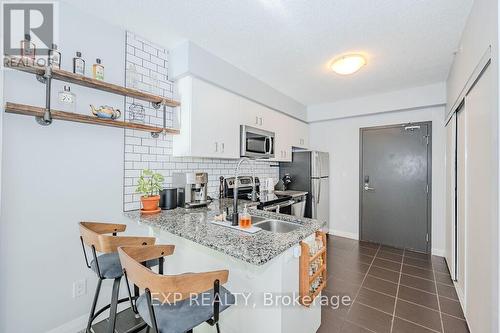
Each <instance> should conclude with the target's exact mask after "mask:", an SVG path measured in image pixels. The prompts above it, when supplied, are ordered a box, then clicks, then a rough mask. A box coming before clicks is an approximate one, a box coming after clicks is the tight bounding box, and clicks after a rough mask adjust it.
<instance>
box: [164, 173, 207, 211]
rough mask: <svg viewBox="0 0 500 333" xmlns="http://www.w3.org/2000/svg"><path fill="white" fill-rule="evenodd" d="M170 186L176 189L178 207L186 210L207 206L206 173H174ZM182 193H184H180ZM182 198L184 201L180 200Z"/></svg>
mask: <svg viewBox="0 0 500 333" xmlns="http://www.w3.org/2000/svg"><path fill="white" fill-rule="evenodd" d="M172 184H173V186H174V187H177V191H178V193H177V198H178V201H179V202H178V205H179V206H184V207H186V208H195V207H203V206H207V205H208V204H209V203H210V200H208V196H207V187H208V173H206V172H174V173H173V174H172ZM182 192H184V193H182ZM182 197H184V200H182Z"/></svg>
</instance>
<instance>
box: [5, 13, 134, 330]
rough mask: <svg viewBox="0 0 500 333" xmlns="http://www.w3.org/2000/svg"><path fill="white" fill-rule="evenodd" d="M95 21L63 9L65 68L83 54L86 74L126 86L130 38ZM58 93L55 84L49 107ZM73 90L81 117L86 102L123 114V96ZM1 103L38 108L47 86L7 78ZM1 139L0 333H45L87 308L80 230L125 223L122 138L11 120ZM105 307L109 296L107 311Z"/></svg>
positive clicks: (91, 281)
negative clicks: (100, 72) (101, 69)
mask: <svg viewBox="0 0 500 333" xmlns="http://www.w3.org/2000/svg"><path fill="white" fill-rule="evenodd" d="M91 20H92V24H89V18H88V17H87V16H85V15H84V14H82V13H81V12H79V11H75V10H73V9H72V8H71V7H69V6H68V5H65V4H61V6H60V27H61V30H60V43H59V44H60V45H59V46H60V49H61V51H62V62H63V64H62V66H63V68H64V69H70V70H71V68H72V67H71V59H72V57H73V56H74V54H75V51H77V50H79V51H82V53H83V57H84V58H85V59H86V61H87V72H89V71H90V66H91V65H92V63H94V62H95V58H96V57H99V58H101V59H102V61H103V64H104V66H105V78H106V80H107V81H110V82H113V83H117V84H123V81H124V63H125V62H124V56H125V51H124V47H125V40H124V39H125V32H124V31H122V30H121V29H118V28H115V27H113V26H109V25H107V24H106V23H105V22H101V21H98V20H96V19H94V18H92V19H91ZM61 86H62V83H61V82H55V83H54V93H53V95H52V97H53V98H55V96H56V93H57V91H59V89H60V88H61ZM70 86H71V89H72V91H74V92H75V93H76V95H77V108H78V111H79V112H82V113H87V114H88V113H89V111H88V104H89V103H92V104H95V105H101V104H109V105H112V106H116V107H119V108H122V107H123V105H124V99H123V97H120V96H117V95H112V94H108V93H103V92H97V91H95V90H90V89H87V88H83V87H78V86H76V85H70ZM4 97H5V101H11V102H18V103H27V104H34V105H39V106H42V105H43V103H44V86H43V85H41V84H40V83H38V82H37V81H36V79H35V77H34V76H32V75H29V74H25V73H21V72H17V71H11V70H9V71H7V72H6V73H5V96H4ZM2 136H3V144H4V145H3V159H2V162H3V164H2V179H3V182H2V184H1V185H2V202H1V205H2V208H1V216H0V221H1V223H0V228H1V229H0V244H1V245H0V246H1V253H2V255H1V256H0V260H1V265H0V266H1V267H2V269H1V274H0V288H1V289H0V294H1V295H2V297H1V298H0V332H45V331H48V330H49V329H52V328H55V327H57V326H59V325H62V324H64V323H66V322H69V321H70V320H73V319H74V318H79V317H81V316H83V315H85V314H86V313H88V311H89V309H90V304H91V299H92V294H93V291H94V288H95V282H96V276H95V274H93V273H92V272H90V270H89V269H87V268H86V267H85V265H84V259H83V255H82V253H81V245H80V240H79V232H78V227H77V222H78V221H80V220H85V219H86V220H96V221H115V222H122V221H125V219H124V218H123V217H122V207H123V206H122V191H123V138H124V133H123V130H121V129H115V128H110V127H99V126H92V125H84V124H78V123H70V122H63V121H57V120H55V121H54V123H53V124H52V125H51V126H48V127H42V126H39V125H38V124H36V123H35V120H34V119H33V118H32V117H26V116H20V115H12V114H5V115H4V119H3V127H2ZM83 278H86V279H87V295H85V296H84V297H81V298H76V299H74V298H73V297H72V283H73V281H76V280H78V279H83ZM105 288H106V291H109V288H110V284H109V283H108V282H105ZM106 300H109V297H108V296H107V295H106V292H105V293H104V294H103V296H102V298H101V303H105V301H106ZM108 303H109V302H108ZM73 331H75V330H73Z"/></svg>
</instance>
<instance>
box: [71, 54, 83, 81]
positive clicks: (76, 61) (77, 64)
mask: <svg viewBox="0 0 500 333" xmlns="http://www.w3.org/2000/svg"><path fill="white" fill-rule="evenodd" d="M73 73H75V74H79V75H85V60H83V59H82V53H81V52H80V51H77V52H76V57H74V58H73Z"/></svg>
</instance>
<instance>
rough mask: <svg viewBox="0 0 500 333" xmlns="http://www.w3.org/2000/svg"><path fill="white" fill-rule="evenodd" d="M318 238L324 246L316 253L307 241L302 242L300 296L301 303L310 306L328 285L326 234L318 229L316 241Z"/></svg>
mask: <svg viewBox="0 0 500 333" xmlns="http://www.w3.org/2000/svg"><path fill="white" fill-rule="evenodd" d="M317 240H321V241H322V244H323V246H322V247H321V248H319V249H316V252H314V253H311V246H310V245H309V244H308V243H307V242H305V241H302V242H300V250H301V254H300V259H299V296H300V303H301V304H302V305H304V306H310V305H311V303H312V302H313V301H314V299H315V298H316V296H318V295H319V294H320V293H321V291H322V290H323V289H324V288H325V287H326V280H327V264H326V234H325V233H324V232H321V231H316V239H315V241H316V242H317Z"/></svg>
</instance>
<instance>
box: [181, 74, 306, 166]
mask: <svg viewBox="0 0 500 333" xmlns="http://www.w3.org/2000/svg"><path fill="white" fill-rule="evenodd" d="M177 87H178V92H179V97H180V101H181V129H180V134H179V135H175V136H174V137H173V147H172V153H173V155H174V156H193V157H210V158H227V159H236V158H239V157H240V125H249V126H252V127H256V128H261V129H264V130H268V131H272V132H274V133H275V152H274V155H275V158H274V159H273V160H274V161H291V160H292V147H299V148H307V147H308V144H309V140H308V137H309V130H308V125H307V124H306V123H303V122H301V121H299V120H296V119H293V118H291V117H289V116H287V115H285V114H283V113H280V112H277V111H275V110H272V109H270V108H267V107H265V106H263V105H261V104H259V103H255V102H253V101H251V100H248V99H246V98H244V97H241V96H239V95H236V94H233V93H231V92H229V91H227V90H224V89H222V88H219V87H217V86H214V85H212V84H210V83H207V82H205V81H203V80H200V79H197V78H194V77H190V76H187V77H184V78H181V79H179V80H178V81H177Z"/></svg>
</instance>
